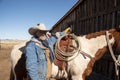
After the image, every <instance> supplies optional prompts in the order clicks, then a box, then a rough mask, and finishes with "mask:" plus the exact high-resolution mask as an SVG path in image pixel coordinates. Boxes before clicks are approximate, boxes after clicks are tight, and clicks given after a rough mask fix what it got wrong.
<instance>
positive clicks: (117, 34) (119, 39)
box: [109, 27, 120, 53]
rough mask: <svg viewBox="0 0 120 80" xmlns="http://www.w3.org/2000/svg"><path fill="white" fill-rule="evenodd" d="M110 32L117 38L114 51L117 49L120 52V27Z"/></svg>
mask: <svg viewBox="0 0 120 80" xmlns="http://www.w3.org/2000/svg"><path fill="white" fill-rule="evenodd" d="M109 32H110V33H111V34H112V35H113V37H114V39H115V42H114V45H113V49H114V51H116V52H117V53H120V27H118V28H115V29H111V30H110V31H109Z"/></svg>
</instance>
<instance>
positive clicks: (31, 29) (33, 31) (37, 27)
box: [28, 23, 49, 35]
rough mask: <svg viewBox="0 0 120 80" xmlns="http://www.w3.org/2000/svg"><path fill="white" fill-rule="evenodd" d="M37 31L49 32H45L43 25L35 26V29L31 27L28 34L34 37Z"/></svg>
mask: <svg viewBox="0 0 120 80" xmlns="http://www.w3.org/2000/svg"><path fill="white" fill-rule="evenodd" d="M37 31H41V32H48V31H49V30H46V27H45V25H44V24H43V23H40V24H37V26H35V27H31V28H30V29H29V30H28V32H29V33H30V34H31V35H34V34H35V33H36V32H37Z"/></svg>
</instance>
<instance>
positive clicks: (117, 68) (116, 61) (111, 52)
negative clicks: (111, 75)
mask: <svg viewBox="0 0 120 80" xmlns="http://www.w3.org/2000/svg"><path fill="white" fill-rule="evenodd" d="M106 40H107V44H108V48H109V51H110V54H111V56H112V58H113V61H114V63H115V72H116V75H117V76H119V67H118V66H120V55H119V56H118V58H117V59H116V57H115V55H114V53H113V50H112V46H111V44H110V42H109V35H108V31H106Z"/></svg>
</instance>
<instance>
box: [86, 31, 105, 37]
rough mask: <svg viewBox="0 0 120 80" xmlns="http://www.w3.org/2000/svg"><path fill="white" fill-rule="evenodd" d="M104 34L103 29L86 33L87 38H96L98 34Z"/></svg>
mask: <svg viewBox="0 0 120 80" xmlns="http://www.w3.org/2000/svg"><path fill="white" fill-rule="evenodd" d="M104 34H105V30H104V31H100V32H95V33H90V34H87V35H86V38H87V39H91V38H96V37H98V36H100V35H104Z"/></svg>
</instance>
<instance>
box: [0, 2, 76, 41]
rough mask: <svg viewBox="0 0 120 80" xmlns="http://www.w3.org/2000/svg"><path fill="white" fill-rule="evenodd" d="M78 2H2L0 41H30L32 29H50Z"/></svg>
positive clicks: (0, 6) (0, 8) (0, 5)
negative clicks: (43, 27) (44, 27)
mask: <svg viewBox="0 0 120 80" xmlns="http://www.w3.org/2000/svg"><path fill="white" fill-rule="evenodd" d="M77 1H78V0H0V39H21V40H25V39H30V37H31V35H29V33H28V29H29V28H30V27H33V26H35V25H36V24H38V23H44V24H45V25H46V28H47V29H50V28H51V27H52V26H53V25H54V24H55V23H56V22H57V21H58V20H59V19H61V17H62V16H64V15H65V14H66V13H67V11H69V10H70V8H72V7H73V5H74V4H75V3H76V2H77Z"/></svg>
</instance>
